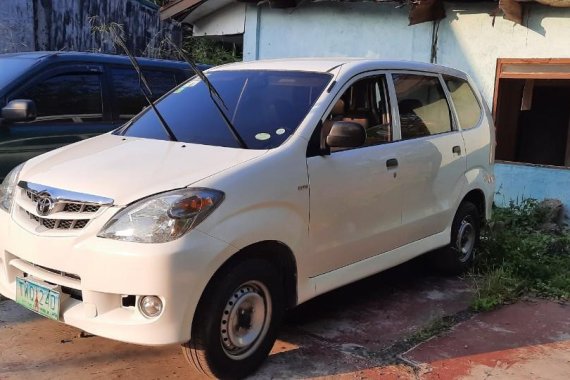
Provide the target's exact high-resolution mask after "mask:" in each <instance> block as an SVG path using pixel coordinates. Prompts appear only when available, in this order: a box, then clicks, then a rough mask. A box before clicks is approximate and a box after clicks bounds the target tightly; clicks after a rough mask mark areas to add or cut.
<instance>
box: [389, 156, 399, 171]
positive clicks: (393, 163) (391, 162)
mask: <svg viewBox="0 0 570 380" xmlns="http://www.w3.org/2000/svg"><path fill="white" fill-rule="evenodd" d="M386 167H387V168H388V169H391V168H397V167H398V160H396V159H395V158H390V159H389V160H388V161H386Z"/></svg>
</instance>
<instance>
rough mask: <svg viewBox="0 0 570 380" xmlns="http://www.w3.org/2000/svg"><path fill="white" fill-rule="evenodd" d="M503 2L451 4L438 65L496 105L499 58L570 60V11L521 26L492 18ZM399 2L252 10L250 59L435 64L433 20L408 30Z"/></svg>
mask: <svg viewBox="0 0 570 380" xmlns="http://www.w3.org/2000/svg"><path fill="white" fill-rule="evenodd" d="M495 7H496V4H495V3H492V2H489V3H477V4H469V3H457V4H453V3H446V12H447V17H446V18H445V19H443V20H442V21H441V23H440V25H439V33H438V45H437V46H438V50H437V63H440V64H442V65H446V66H451V67H455V68H458V69H460V70H463V71H466V72H467V73H469V74H470V75H471V76H472V77H473V78H474V79H475V81H476V82H477V84H478V85H479V88H480V89H481V91H482V92H483V95H484V97H485V99H486V100H487V103H488V104H489V105H491V102H492V100H493V91H494V84H495V67H496V60H497V58H507V57H512V58H567V57H570V9H568V8H553V7H546V6H541V5H534V6H530V7H529V10H528V12H527V14H526V17H525V21H526V23H527V25H528V27H526V26H521V25H515V24H514V23H513V22H511V21H507V20H504V19H503V18H502V17H501V16H498V17H496V18H495V26H494V27H493V17H491V16H490V15H489V12H491V11H492V10H493V9H495ZM408 22H409V21H408V8H407V7H403V8H399V9H396V7H395V5H394V4H393V3H388V4H379V3H373V2H362V3H350V2H319V3H308V4H304V5H301V6H299V7H298V8H295V9H293V10H291V9H286V10H280V9H271V8H269V7H256V6H248V9H247V13H246V28H245V34H244V59H245V60H253V59H264V58H282V57H318V56H329V57H330V56H344V57H369V58H381V59H406V60H417V61H424V62H429V61H430V57H431V45H432V35H433V33H432V32H433V23H423V24H419V25H414V26H408Z"/></svg>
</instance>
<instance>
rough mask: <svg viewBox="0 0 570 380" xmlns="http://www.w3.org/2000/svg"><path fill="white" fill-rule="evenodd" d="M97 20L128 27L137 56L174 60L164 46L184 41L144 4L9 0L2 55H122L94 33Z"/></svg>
mask: <svg viewBox="0 0 570 380" xmlns="http://www.w3.org/2000/svg"><path fill="white" fill-rule="evenodd" d="M91 17H97V21H96V25H100V24H110V23H112V22H114V23H117V24H120V25H122V27H123V29H124V31H125V37H126V39H127V45H129V48H130V49H132V51H133V52H134V53H135V54H136V55H141V56H149V57H159V56H171V55H173V54H172V52H171V51H169V50H168V49H166V50H164V49H162V46H161V45H160V43H161V41H162V40H163V39H164V37H166V36H168V37H169V38H171V39H172V40H173V41H175V42H180V41H181V38H182V35H181V30H180V26H179V25H178V24H177V23H174V22H170V21H167V22H161V21H160V18H159V13H158V7H156V6H153V5H152V4H151V3H146V2H143V1H142V0H141V1H138V0H9V1H8V0H3V1H2V6H1V7H0V35H1V37H0V52H17V51H29V50H77V51H94V52H104V53H115V52H117V51H116V49H115V46H114V45H113V43H112V41H111V39H110V38H109V37H108V36H105V35H102V34H101V33H93V31H92V28H91V24H90V18H91ZM120 53H122V51H121V52H120Z"/></svg>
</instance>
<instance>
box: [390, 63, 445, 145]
mask: <svg viewBox="0 0 570 380" xmlns="http://www.w3.org/2000/svg"><path fill="white" fill-rule="evenodd" d="M393 78H394V86H395V88H396V97H397V100H398V109H399V113H400V126H401V129H402V139H403V140H406V139H413V138H416V137H423V136H430V135H437V134H439V133H445V132H449V131H451V129H452V128H451V126H452V124H451V113H450V111H449V105H448V104H447V100H446V98H445V93H444V92H443V88H442V86H441V83H440V82H439V78H437V77H433V76H425V75H417V74H394V75H393Z"/></svg>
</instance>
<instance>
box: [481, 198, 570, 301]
mask: <svg viewBox="0 0 570 380" xmlns="http://www.w3.org/2000/svg"><path fill="white" fill-rule="evenodd" d="M547 214H548V210H546V209H544V208H542V207H541V206H540V204H539V203H538V202H537V201H536V200H533V199H526V200H523V201H522V202H520V203H514V202H512V203H511V204H510V205H509V207H504V208H496V209H495V210H494V215H493V220H492V222H491V223H490V224H489V226H488V227H487V228H486V229H485V231H484V232H483V234H482V237H481V246H480V248H479V256H478V257H477V259H476V266H475V268H476V270H475V271H473V272H472V273H471V276H472V278H473V280H474V284H475V289H476V298H475V300H474V303H473V305H472V306H473V308H474V309H475V310H489V309H492V308H494V307H496V306H498V305H500V304H503V303H505V302H509V301H512V300H514V299H516V298H517V297H520V296H522V295H527V294H530V295H535V296H543V297H553V298H568V297H569V296H570V235H569V234H568V233H567V232H561V231H556V230H555V231H549V230H548V229H545V228H544V224H545V222H546V220H545V217H546V215H547Z"/></svg>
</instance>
